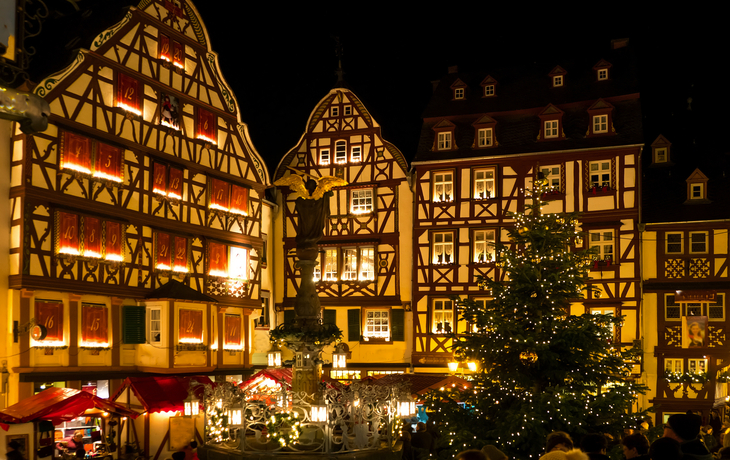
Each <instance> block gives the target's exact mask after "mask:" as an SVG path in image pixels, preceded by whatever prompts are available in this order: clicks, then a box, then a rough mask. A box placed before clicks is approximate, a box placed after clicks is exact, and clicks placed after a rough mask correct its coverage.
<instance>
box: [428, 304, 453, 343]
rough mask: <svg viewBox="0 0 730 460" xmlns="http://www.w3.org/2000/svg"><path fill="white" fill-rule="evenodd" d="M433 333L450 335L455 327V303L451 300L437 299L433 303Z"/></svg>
mask: <svg viewBox="0 0 730 460" xmlns="http://www.w3.org/2000/svg"><path fill="white" fill-rule="evenodd" d="M431 317H432V321H431V333H433V334H444V333H446V334H448V333H450V332H452V330H453V326H454V302H453V300H450V299H436V300H434V301H433V314H432V315H431Z"/></svg>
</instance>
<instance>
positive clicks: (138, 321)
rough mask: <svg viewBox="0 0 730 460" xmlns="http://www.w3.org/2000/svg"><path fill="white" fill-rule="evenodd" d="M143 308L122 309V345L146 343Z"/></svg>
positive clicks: (131, 306)
mask: <svg viewBox="0 0 730 460" xmlns="http://www.w3.org/2000/svg"><path fill="white" fill-rule="evenodd" d="M145 310H146V309H145V307H139V306H137V305H125V306H123V307H122V341H123V342H124V343H146V337H145V316H146V311H145Z"/></svg>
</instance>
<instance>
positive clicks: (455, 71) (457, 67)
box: [449, 65, 459, 73]
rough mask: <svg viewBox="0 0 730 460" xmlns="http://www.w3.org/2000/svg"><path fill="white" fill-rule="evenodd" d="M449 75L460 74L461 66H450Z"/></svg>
mask: <svg viewBox="0 0 730 460" xmlns="http://www.w3.org/2000/svg"><path fill="white" fill-rule="evenodd" d="M449 73H459V66H458V65H452V66H449Z"/></svg>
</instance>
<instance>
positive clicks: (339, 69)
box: [332, 35, 345, 87]
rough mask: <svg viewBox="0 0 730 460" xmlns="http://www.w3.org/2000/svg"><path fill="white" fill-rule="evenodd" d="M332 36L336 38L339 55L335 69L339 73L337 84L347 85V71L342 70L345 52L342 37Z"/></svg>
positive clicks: (337, 54)
mask: <svg viewBox="0 0 730 460" xmlns="http://www.w3.org/2000/svg"><path fill="white" fill-rule="evenodd" d="M332 38H333V39H334V40H335V56H337V70H336V71H335V74H336V75H337V84H336V85H335V86H336V87H343V86H345V72H344V71H343V70H342V55H343V54H344V50H343V47H342V42H340V37H335V36H334V35H333V36H332Z"/></svg>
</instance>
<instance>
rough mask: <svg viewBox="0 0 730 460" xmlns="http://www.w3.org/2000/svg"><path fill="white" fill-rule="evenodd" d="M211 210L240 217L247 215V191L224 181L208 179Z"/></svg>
mask: <svg viewBox="0 0 730 460" xmlns="http://www.w3.org/2000/svg"><path fill="white" fill-rule="evenodd" d="M209 207H210V208H211V209H216V210H218V211H224V212H229V213H231V214H237V215H241V216H247V215H248V189H247V188H246V187H241V186H240V185H236V184H230V183H228V182H226V181H223V180H220V179H216V178H211V179H210V204H209Z"/></svg>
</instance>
